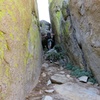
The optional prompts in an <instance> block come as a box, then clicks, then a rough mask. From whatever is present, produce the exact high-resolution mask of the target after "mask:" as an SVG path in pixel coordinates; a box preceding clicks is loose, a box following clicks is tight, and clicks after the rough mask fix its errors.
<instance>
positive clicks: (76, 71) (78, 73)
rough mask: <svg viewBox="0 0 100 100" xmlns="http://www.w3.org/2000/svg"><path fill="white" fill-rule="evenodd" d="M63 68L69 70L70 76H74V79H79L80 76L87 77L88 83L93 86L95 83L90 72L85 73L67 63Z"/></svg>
mask: <svg viewBox="0 0 100 100" xmlns="http://www.w3.org/2000/svg"><path fill="white" fill-rule="evenodd" d="M65 68H66V69H67V70H71V75H72V76H75V77H76V78H79V77H81V76H87V77H88V82H92V83H93V84H95V83H97V80H96V79H95V77H94V75H93V74H92V72H91V71H85V70H84V69H82V68H80V67H78V66H74V65H73V64H71V63H68V64H67V65H66V66H65Z"/></svg>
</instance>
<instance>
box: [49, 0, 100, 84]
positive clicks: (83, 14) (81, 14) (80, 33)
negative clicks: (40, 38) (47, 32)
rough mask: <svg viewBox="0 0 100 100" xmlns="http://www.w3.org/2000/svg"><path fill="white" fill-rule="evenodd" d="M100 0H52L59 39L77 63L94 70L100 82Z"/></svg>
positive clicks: (54, 24)
mask: <svg viewBox="0 0 100 100" xmlns="http://www.w3.org/2000/svg"><path fill="white" fill-rule="evenodd" d="M99 5H100V0H91V1H89V0H59V2H58V0H50V16H51V22H52V27H53V31H54V33H56V34H57V35H56V37H57V40H58V41H59V42H61V43H63V44H64V47H65V49H66V51H67V53H68V56H69V57H70V59H71V60H72V61H73V63H74V64H76V65H79V66H80V67H82V68H84V69H86V70H91V71H92V72H93V74H94V75H95V77H96V78H97V80H98V82H99V83H100V33H99V32H100V28H99V26H100V20H99V19H100V6H99Z"/></svg>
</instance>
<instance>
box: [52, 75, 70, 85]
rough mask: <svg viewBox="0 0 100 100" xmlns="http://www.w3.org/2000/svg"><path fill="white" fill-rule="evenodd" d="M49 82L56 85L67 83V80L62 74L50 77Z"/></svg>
mask: <svg viewBox="0 0 100 100" xmlns="http://www.w3.org/2000/svg"><path fill="white" fill-rule="evenodd" d="M51 81H52V82H53V83H57V84H63V83H66V82H68V81H69V79H68V78H67V77H66V76H65V75H62V74H55V75H53V76H51Z"/></svg>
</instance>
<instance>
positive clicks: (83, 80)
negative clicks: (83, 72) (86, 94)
mask: <svg viewBox="0 0 100 100" xmlns="http://www.w3.org/2000/svg"><path fill="white" fill-rule="evenodd" d="M78 79H79V81H80V82H85V83H87V81H88V77H87V76H82V77H79V78H78Z"/></svg>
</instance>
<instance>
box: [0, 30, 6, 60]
mask: <svg viewBox="0 0 100 100" xmlns="http://www.w3.org/2000/svg"><path fill="white" fill-rule="evenodd" d="M5 49H7V44H6V41H5V37H4V33H3V32H0V59H3V57H4V50H5Z"/></svg>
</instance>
